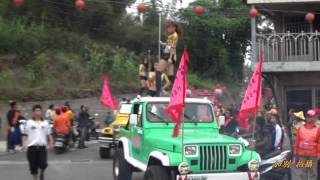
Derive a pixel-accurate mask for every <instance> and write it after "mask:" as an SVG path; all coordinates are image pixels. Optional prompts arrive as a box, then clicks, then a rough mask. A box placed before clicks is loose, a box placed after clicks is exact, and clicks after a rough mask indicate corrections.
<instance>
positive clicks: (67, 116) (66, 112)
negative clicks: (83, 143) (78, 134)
mask: <svg viewBox="0 0 320 180" xmlns="http://www.w3.org/2000/svg"><path fill="white" fill-rule="evenodd" d="M61 110H62V113H61V116H62V117H63V118H65V119H67V120H68V121H69V124H70V128H69V133H68V142H69V144H70V147H73V146H74V143H71V140H72V128H71V127H72V118H71V116H70V113H69V109H68V107H67V106H63V107H62V109H61Z"/></svg>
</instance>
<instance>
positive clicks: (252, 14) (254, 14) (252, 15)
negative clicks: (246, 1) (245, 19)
mask: <svg viewBox="0 0 320 180" xmlns="http://www.w3.org/2000/svg"><path fill="white" fill-rule="evenodd" d="M258 14H259V12H258V10H257V9H256V8H251V9H250V12H249V15H250V17H252V18H255V17H257V16H258Z"/></svg>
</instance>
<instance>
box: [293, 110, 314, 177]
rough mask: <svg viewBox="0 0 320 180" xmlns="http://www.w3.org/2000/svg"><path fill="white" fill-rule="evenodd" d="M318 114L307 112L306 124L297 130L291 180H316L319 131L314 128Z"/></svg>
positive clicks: (311, 111)
mask: <svg viewBox="0 0 320 180" xmlns="http://www.w3.org/2000/svg"><path fill="white" fill-rule="evenodd" d="M317 119H318V113H317V112H316V111H315V110H309V111H308V112H307V120H306V123H305V124H304V125H302V126H300V127H299V128H298V130H297V137H296V140H295V143H294V167H293V168H292V169H293V176H292V180H306V179H308V180H317V178H318V172H317V167H318V159H319V157H320V129H319V128H318V127H317V126H316V121H317Z"/></svg>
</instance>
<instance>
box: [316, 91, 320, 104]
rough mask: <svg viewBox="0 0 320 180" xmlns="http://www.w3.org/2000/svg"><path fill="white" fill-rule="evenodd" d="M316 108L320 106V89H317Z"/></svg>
mask: <svg viewBox="0 0 320 180" xmlns="http://www.w3.org/2000/svg"><path fill="white" fill-rule="evenodd" d="M316 108H320V89H317V90H316Z"/></svg>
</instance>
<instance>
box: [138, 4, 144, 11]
mask: <svg viewBox="0 0 320 180" xmlns="http://www.w3.org/2000/svg"><path fill="white" fill-rule="evenodd" d="M145 10H146V7H145V6H144V4H143V3H141V4H139V5H138V12H139V13H144V11H145Z"/></svg>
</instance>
